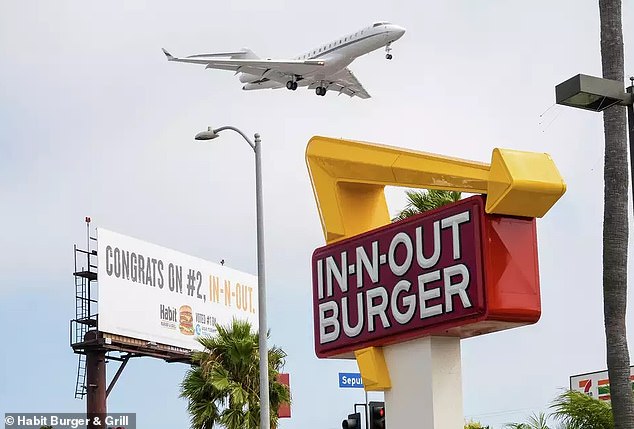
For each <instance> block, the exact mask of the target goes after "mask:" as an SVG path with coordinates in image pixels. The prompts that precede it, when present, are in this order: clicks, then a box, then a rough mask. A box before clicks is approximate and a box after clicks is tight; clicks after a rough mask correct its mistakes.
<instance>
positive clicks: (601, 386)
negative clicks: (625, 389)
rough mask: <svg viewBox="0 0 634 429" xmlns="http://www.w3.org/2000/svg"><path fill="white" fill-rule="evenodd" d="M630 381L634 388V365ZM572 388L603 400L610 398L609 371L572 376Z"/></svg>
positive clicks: (631, 369)
mask: <svg viewBox="0 0 634 429" xmlns="http://www.w3.org/2000/svg"><path fill="white" fill-rule="evenodd" d="M630 381H631V382H632V390H634V366H631V367H630ZM570 390H576V391H578V392H583V393H585V394H586V395H590V396H592V397H593V398H597V399H599V400H601V401H609V400H610V379H609V378H608V372H607V371H597V372H589V373H586V374H579V375H573V376H571V377H570Z"/></svg>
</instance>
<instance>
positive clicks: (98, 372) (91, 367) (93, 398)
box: [86, 349, 107, 429]
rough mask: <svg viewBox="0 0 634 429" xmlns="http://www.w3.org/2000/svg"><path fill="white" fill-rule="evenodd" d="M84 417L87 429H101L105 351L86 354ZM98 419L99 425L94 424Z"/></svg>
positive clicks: (103, 410)
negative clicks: (86, 421) (85, 416)
mask: <svg viewBox="0 0 634 429" xmlns="http://www.w3.org/2000/svg"><path fill="white" fill-rule="evenodd" d="M86 394H87V395H86V415H87V417H88V418H89V419H90V422H89V423H88V429H97V428H99V429H101V428H103V427H105V426H104V421H103V419H104V417H105V414H106V396H107V394H106V351H105V350H103V349H96V350H90V351H88V352H87V353H86ZM94 417H99V421H100V424H95V420H94Z"/></svg>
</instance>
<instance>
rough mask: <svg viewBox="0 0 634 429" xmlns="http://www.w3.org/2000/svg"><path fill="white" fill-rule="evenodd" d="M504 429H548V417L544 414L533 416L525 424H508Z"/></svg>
mask: <svg viewBox="0 0 634 429" xmlns="http://www.w3.org/2000/svg"><path fill="white" fill-rule="evenodd" d="M504 427H505V428H506V429H550V427H549V426H548V416H547V415H546V414H544V413H539V414H533V415H532V416H529V417H528V421H527V422H526V423H508V424H507V425H505V426H504Z"/></svg>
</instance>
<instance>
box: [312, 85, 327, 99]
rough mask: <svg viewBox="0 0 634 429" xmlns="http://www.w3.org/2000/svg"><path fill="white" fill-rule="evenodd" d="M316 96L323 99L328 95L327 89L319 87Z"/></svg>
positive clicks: (316, 89)
mask: <svg viewBox="0 0 634 429" xmlns="http://www.w3.org/2000/svg"><path fill="white" fill-rule="evenodd" d="M315 94H317V95H321V96H322V97H323V96H324V95H326V88H324V87H323V86H318V87H317V88H315Z"/></svg>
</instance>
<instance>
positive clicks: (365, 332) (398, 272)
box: [312, 196, 541, 358]
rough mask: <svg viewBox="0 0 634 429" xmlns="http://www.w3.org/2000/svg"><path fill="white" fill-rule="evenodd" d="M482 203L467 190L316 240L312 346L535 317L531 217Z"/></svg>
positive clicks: (327, 348) (471, 330)
mask: <svg viewBox="0 0 634 429" xmlns="http://www.w3.org/2000/svg"><path fill="white" fill-rule="evenodd" d="M484 206H485V200H484V198H483V197H481V196H474V197H471V198H467V199H464V200H461V201H459V202H457V203H454V204H451V205H447V206H444V207H441V208H439V209H436V210H433V211H430V212H426V213H424V214H420V215H417V216H413V217H411V218H408V219H406V220H403V221H400V222H396V223H392V224H389V225H386V226H384V227H381V228H377V229H375V230H372V231H369V232H366V233H363V234H360V235H357V236H354V237H351V238H349V239H346V240H341V241H338V242H335V243H333V244H329V245H327V246H324V247H321V248H319V249H317V250H315V252H314V253H313V258H312V269H313V329H314V339H315V352H316V354H317V356H318V357H320V358H321V357H348V356H350V353H351V352H352V351H354V350H360V349H362V348H365V347H370V346H384V345H389V344H394V343H397V342H402V341H407V340H409V339H414V338H419V337H423V336H427V335H449V336H457V337H460V338H469V337H472V336H476V335H482V334H486V333H489V332H495V331H499V330H503V329H510V328H513V327H517V326H521V325H526V324H530V323H535V322H536V321H537V320H538V319H539V316H540V315H541V301H540V294H539V275H538V266H537V242H536V229H535V220H534V219H532V218H519V217H510V216H499V215H490V214H487V213H485V210H484Z"/></svg>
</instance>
